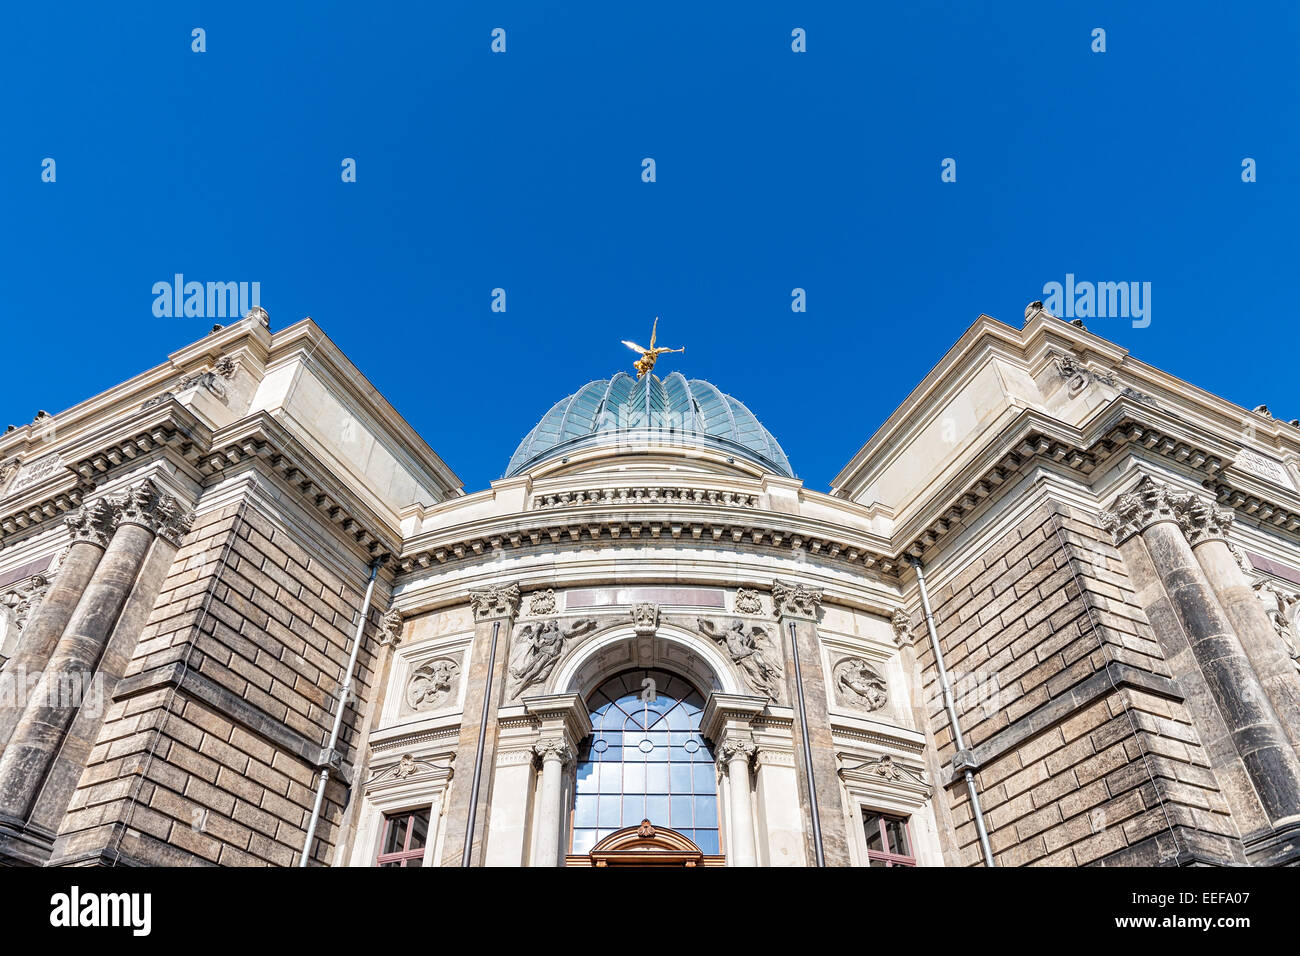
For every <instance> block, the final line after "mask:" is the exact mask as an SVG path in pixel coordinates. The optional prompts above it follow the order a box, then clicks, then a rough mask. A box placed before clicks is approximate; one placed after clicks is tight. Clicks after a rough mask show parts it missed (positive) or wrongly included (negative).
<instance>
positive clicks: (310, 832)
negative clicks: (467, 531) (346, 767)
mask: <svg viewBox="0 0 1300 956" xmlns="http://www.w3.org/2000/svg"><path fill="white" fill-rule="evenodd" d="M379 564H380V562H378V561H376V562H374V563H373V564H371V565H370V580H369V581H368V582H367V583H366V598H365V600H364V601H362V602H361V616H360V617H359V618H357V635H356V637H354V638H353V639H352V653H351V654H349V655H348V669H347V673H345V674H344V675H343V686H342V687H341V688H339V709H338V711H337V712H336V713H335V714H334V727H333V729H332V730H330V739H329V743H327V744H326V745H325V749H324V750H322V751H321V758H320V762H321V765H322V766H321V772H320V783H319V784H317V786H316V802H315V804H314V805H313V806H312V808H311V822H309V823H308V824H307V839H306V840H304V841H303V844H302V858H301V859H299V860H298V865H299V866H300V867H302V866H306V865H307V861H308V860H310V859H311V841H312V840H313V839H315V837H316V824H317V823H319V822H320V808H321V804H323V803H324V802H325V785H326V784H328V783H329V781H330V765H331V764H332V763H333V762H334V748H335V747H336V746H337V745H338V742H339V731H340V730H342V729H343V712H344V711H345V710H346V709H347V706H348V694H349V693H350V692H351V690H352V672H353V671H355V670H356V667H357V655H358V654H359V653H360V651H361V639H362V630H363V628H365V626H366V615H367V614H369V613H370V598H371V596H372V595H373V594H374V593H375V576H376V575H377V574H378V573H379Z"/></svg>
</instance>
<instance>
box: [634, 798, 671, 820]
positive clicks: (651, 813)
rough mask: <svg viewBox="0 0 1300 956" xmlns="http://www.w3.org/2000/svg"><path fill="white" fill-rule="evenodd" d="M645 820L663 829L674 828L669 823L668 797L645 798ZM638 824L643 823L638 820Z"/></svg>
mask: <svg viewBox="0 0 1300 956" xmlns="http://www.w3.org/2000/svg"><path fill="white" fill-rule="evenodd" d="M645 818H646V819H647V820H649V821H650V822H651V823H657V824H658V825H659V826H661V827H668V826H672V824H671V823H669V822H668V797H666V796H656V797H646V798H645ZM637 822H638V823H640V822H641V821H640V820H638V821H637Z"/></svg>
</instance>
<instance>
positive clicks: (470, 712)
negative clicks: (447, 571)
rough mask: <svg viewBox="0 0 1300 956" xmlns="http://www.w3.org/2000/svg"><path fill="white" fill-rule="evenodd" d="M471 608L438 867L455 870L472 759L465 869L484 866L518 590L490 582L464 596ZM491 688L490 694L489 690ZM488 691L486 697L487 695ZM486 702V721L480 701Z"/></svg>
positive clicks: (461, 854) (462, 845)
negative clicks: (499, 713)
mask: <svg viewBox="0 0 1300 956" xmlns="http://www.w3.org/2000/svg"><path fill="white" fill-rule="evenodd" d="M469 601H470V604H471V605H472V606H473V608H474V646H473V649H472V650H471V652H470V660H469V671H468V673H466V675H465V688H466V692H465V710H464V712H463V713H462V714H461V717H460V735H459V738H458V740H457V743H456V761H455V764H454V765H453V766H454V767H455V768H456V769H455V776H454V777H453V778H452V783H451V789H450V792H449V793H448V794H447V837H446V840H445V841H444V843H443V853H442V865H443V866H460V865H461V863H462V861H463V859H464V853H465V837H466V834H467V833H469V830H470V826H471V822H470V813H471V806H470V805H471V803H473V802H474V801H473V795H474V765H475V758H476V757H480V758H481V760H480V765H479V767H480V769H479V787H478V800H477V803H476V805H475V806H474V807H473V808H472V812H473V824H472V825H473V837H472V840H471V844H470V859H469V865H470V866H481V865H482V864H483V847H484V846H486V845H487V822H488V815H487V807H488V802H489V801H490V800H491V789H492V770H493V767H495V765H496V743H497V710H498V709H499V708H500V706H501V700H502V699H503V694H504V692H505V676H506V656H507V653H508V651H509V649H510V628H511V626H512V625H513V623H514V619H515V613H516V612H517V611H518V610H519V586H518V585H517V584H494V585H490V586H488V587H485V588H475V589H473V590H471V591H470V592H469ZM489 688H490V692H489ZM489 693H490V696H488V695H489ZM485 699H486V700H487V705H488V706H487V713H486V720H485V719H484V710H483V703H484V700H485ZM480 728H481V729H482V730H483V752H482V754H481V755H480V754H479V752H478V749H479V748H478V740H479V730H480Z"/></svg>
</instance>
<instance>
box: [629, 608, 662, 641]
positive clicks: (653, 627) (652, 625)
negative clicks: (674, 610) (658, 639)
mask: <svg viewBox="0 0 1300 956" xmlns="http://www.w3.org/2000/svg"><path fill="white" fill-rule="evenodd" d="M632 629H633V630H634V631H635V632H636V633H637V635H638V636H639V637H650V636H653V635H654V632H655V631H657V630H658V629H659V605H658V604H637V605H634V606H633V608H632Z"/></svg>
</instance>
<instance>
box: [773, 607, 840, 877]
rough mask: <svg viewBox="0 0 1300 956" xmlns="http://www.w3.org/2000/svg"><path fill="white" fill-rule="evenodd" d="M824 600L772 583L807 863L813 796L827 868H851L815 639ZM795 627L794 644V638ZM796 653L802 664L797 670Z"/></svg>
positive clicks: (812, 854)
mask: <svg viewBox="0 0 1300 956" xmlns="http://www.w3.org/2000/svg"><path fill="white" fill-rule="evenodd" d="M821 600H822V594H821V591H818V590H815V589H813V588H809V587H806V586H805V585H802V584H785V583H783V582H781V581H774V582H772V609H773V612H774V613H775V614H776V616H777V619H778V620H779V621H780V623H781V644H782V646H783V647H784V648H785V675H786V681H787V682H788V684H789V693H790V706H791V707H793V708H794V749H795V764H796V766H797V767H798V769H799V783H800V798H801V799H802V801H803V804H804V822H805V825H806V828H807V833H808V838H809V839H808V852H809V860H808V863H809V865H810V866H812V865H815V864H816V848H815V844H816V837H815V835H814V832H813V825H812V794H813V793H815V794H816V802H817V816H818V819H819V823H820V827H821V847H822V854H823V857H824V860H825V863H826V865H827V866H852V865H853V863H852V859H851V857H850V856H849V836H848V830H847V829H846V827H845V824H844V810H843V805H842V801H841V799H840V778H839V774H838V773H837V770H838V768H837V766H836V761H835V746H834V744H833V743H832V742H831V721H830V710H829V708H828V706H827V702H826V677H825V674H823V672H822V662H821V653H820V650H819V648H820V641H819V640H818V638H817V611H818V608H819V607H820V606H821ZM792 624H793V625H794V640H793V641H792V640H791V639H790V638H791V634H790V631H791V627H790V625H792ZM796 655H797V660H798V665H799V666H798V668H797V669H796V667H795V661H796ZM796 673H797V674H799V676H800V677H801V678H802V681H803V683H802V687H800V686H797V685H796V676H795V675H796ZM800 693H802V695H803V704H804V715H805V716H806V719H807V722H808V749H809V750H810V751H811V753H812V775H811V778H810V777H809V773H808V767H807V761H806V760H805V758H804V741H803V728H802V727H801V725H800V713H799V695H800Z"/></svg>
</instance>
